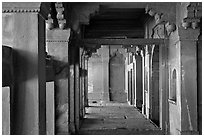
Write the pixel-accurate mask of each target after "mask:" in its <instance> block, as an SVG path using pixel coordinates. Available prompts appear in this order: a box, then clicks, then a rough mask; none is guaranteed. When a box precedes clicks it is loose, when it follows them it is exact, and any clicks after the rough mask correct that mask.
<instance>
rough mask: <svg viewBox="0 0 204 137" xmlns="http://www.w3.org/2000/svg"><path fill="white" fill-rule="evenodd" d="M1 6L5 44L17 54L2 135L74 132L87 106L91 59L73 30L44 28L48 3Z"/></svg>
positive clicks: (7, 91) (7, 93)
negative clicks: (88, 59)
mask: <svg viewBox="0 0 204 137" xmlns="http://www.w3.org/2000/svg"><path fill="white" fill-rule="evenodd" d="M3 4H4V5H3V7H6V8H5V9H3V14H2V24H3V30H2V40H3V41H2V44H3V45H5V46H7V47H10V48H12V50H13V52H12V56H13V57H12V58H13V63H12V65H13V66H12V69H13V71H12V72H13V74H12V79H13V80H12V81H13V82H10V83H11V85H9V86H10V88H12V90H7V89H8V88H5V92H3V95H4V96H5V97H6V98H5V99H7V100H6V101H4V100H3V102H4V103H6V102H7V103H6V104H3V106H5V107H6V108H5V109H4V110H9V112H8V111H5V114H3V117H4V118H5V119H4V118H3V121H4V122H3V127H4V129H3V134H27V135H30V134H75V133H76V132H77V131H78V130H79V125H80V118H82V117H83V116H84V114H85V104H86V106H87V105H88V102H87V93H88V91H87V90H88V77H87V69H88V66H87V64H88V63H87V58H85V56H82V60H79V56H80V50H79V45H77V44H76V42H75V41H74V40H73V39H72V40H71V41H70V40H69V39H70V34H71V30H70V29H61V28H54V29H52V30H46V28H45V24H46V23H45V19H46V16H47V15H48V13H49V11H46V9H49V7H50V5H49V3H32V4H28V3H18V4H19V5H18V4H17V5H15V8H14V9H13V7H12V6H13V5H12V4H11V5H9V4H8V3H3ZM25 7H26V8H25ZM41 7H43V8H41ZM46 7H47V8H46ZM22 13H23V14H22ZM46 52H47V54H48V56H49V59H48V58H46ZM80 65H81V66H80ZM80 70H84V72H86V73H84V75H81V72H80ZM4 74H5V73H4ZM6 77H7V76H6ZM4 81H5V80H4ZM80 85H81V86H80ZM5 86H7V85H5ZM4 93H5V94H4ZM85 95H86V97H85ZM81 97H82V98H81ZM3 108H4V107H3ZM8 108H9V109H8Z"/></svg>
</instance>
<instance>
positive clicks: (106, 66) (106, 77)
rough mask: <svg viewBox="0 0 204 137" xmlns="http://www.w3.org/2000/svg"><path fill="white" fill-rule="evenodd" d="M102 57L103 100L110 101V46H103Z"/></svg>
mask: <svg viewBox="0 0 204 137" xmlns="http://www.w3.org/2000/svg"><path fill="white" fill-rule="evenodd" d="M101 50H102V53H101V57H102V67H103V69H102V77H103V78H102V80H103V101H110V98H109V46H101Z"/></svg>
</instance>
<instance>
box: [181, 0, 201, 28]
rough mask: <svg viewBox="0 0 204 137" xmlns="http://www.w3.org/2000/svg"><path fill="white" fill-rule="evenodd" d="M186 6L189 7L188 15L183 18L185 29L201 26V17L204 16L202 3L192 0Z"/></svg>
mask: <svg viewBox="0 0 204 137" xmlns="http://www.w3.org/2000/svg"><path fill="white" fill-rule="evenodd" d="M186 8H187V17H185V18H184V19H183V22H182V27H184V28H185V29H188V28H193V29H197V28H199V25H200V19H201V17H202V3H201V2H190V3H189V5H188V6H187V7H186Z"/></svg>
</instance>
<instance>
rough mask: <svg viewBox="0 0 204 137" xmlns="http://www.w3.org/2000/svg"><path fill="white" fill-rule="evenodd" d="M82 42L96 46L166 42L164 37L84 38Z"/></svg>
mask: <svg viewBox="0 0 204 137" xmlns="http://www.w3.org/2000/svg"><path fill="white" fill-rule="evenodd" d="M81 42H82V43H81V44H82V45H84V46H86V45H89V46H90V45H91V46H96V45H110V46H114V45H117V46H118V45H129V46H131V45H133V46H138V45H153V44H155V45H159V44H161V43H164V39H82V40H81Z"/></svg>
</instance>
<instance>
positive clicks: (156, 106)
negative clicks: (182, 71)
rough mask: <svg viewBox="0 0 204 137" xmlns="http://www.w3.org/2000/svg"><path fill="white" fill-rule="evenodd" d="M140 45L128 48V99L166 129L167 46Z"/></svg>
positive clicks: (163, 44)
mask: <svg viewBox="0 0 204 137" xmlns="http://www.w3.org/2000/svg"><path fill="white" fill-rule="evenodd" d="M139 47H140V48H138V47H135V46H133V47H129V48H128V52H129V53H128V54H129V56H128V60H129V61H128V66H127V69H126V76H127V77H126V81H128V85H127V84H126V89H127V87H128V101H129V103H130V104H131V105H134V106H135V107H137V108H139V109H140V110H141V111H142V113H143V114H144V115H145V116H146V117H147V118H148V119H151V120H152V121H154V122H155V123H156V124H157V125H158V126H160V127H161V128H162V129H163V130H165V129H166V125H165V122H167V120H168V119H167V118H166V114H167V112H168V111H167V108H166V106H167V100H166V99H167V98H168V97H167V96H168V92H167V89H168V85H167V84H168V80H167V79H168V77H167V74H168V68H167V48H166V47H167V45H165V43H161V44H160V45H154V44H151V43H150V44H149V45H144V46H139ZM131 58H132V59H131Z"/></svg>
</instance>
